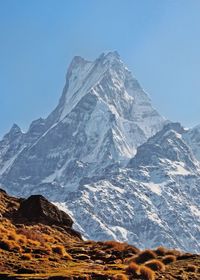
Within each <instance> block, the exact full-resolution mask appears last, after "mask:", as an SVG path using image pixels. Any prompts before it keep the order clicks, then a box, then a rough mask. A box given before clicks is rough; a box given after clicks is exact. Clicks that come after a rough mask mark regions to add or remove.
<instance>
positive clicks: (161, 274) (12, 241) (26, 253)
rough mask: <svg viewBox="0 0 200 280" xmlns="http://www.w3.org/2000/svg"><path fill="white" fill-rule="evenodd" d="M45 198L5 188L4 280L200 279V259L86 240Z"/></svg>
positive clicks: (0, 224) (0, 239) (0, 242)
mask: <svg viewBox="0 0 200 280" xmlns="http://www.w3.org/2000/svg"><path fill="white" fill-rule="evenodd" d="M72 225H73V221H72V219H71V218H70V216H69V215H68V214H67V213H64V212H62V211H60V210H59V209H58V208H57V207H56V206H55V205H53V204H51V203H50V202H49V201H48V200H46V199H45V198H44V197H43V196H41V195H32V196H31V197H29V198H27V199H21V198H15V197H11V196H9V195H8V194H7V193H6V192H5V191H3V190H0V279H21V280H22V279H24V280H25V279H29V280H30V279H37V280H39V279H61V280H62V279H63V280H64V279H66V280H70V279H71V280H73V279H80V280H84V279H85V280H88V279H102V280H103V279H110V280H117V279H118V280H120V279H121V280H123V279H124V280H126V279H147V280H154V279H200V256H199V255H194V254H188V253H182V252H179V251H177V250H167V249H166V248H163V247H159V248H157V249H154V250H144V251H140V250H139V249H137V248H136V247H134V246H130V245H128V244H127V243H120V242H116V241H104V242H94V241H84V240H82V237H81V235H80V234H79V233H78V232H76V231H75V230H74V229H73V228H72Z"/></svg>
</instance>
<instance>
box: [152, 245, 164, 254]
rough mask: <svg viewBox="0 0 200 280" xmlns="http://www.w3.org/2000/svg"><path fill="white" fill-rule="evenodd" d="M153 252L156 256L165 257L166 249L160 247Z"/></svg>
mask: <svg viewBox="0 0 200 280" xmlns="http://www.w3.org/2000/svg"><path fill="white" fill-rule="evenodd" d="M154 252H155V253H156V255H157V256H164V255H166V249H165V248H164V247H162V246H160V247H158V248H156V249H155V250H154Z"/></svg>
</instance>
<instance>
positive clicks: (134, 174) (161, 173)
mask: <svg viewBox="0 0 200 280" xmlns="http://www.w3.org/2000/svg"><path fill="white" fill-rule="evenodd" d="M185 133H186V131H185V130H184V129H183V128H182V127H181V125H180V124H178V123H175V124H173V123H171V124H168V125H166V126H165V127H164V128H163V129H162V130H161V131H160V132H158V133H157V134H156V135H155V136H153V137H152V138H150V139H149V140H148V141H147V142H146V143H144V144H143V145H141V146H140V147H139V148H138V151H137V154H136V156H135V157H134V158H133V159H131V160H130V161H129V163H128V165H127V167H125V168H119V169H118V170H115V171H113V170H111V171H110V172H109V173H107V174H104V176H101V177H99V178H97V177H96V178H92V179H90V182H88V183H86V184H83V185H81V186H80V187H79V190H78V192H74V193H70V195H69V196H68V198H67V200H66V202H65V203H61V204H60V207H62V208H63V209H67V210H68V211H71V213H72V214H73V217H74V219H75V220H76V223H77V224H78V225H79V227H78V229H79V230H81V231H82V232H83V233H84V235H85V236H86V237H87V238H93V239H97V240H99V239H102V240H103V239H118V240H121V241H127V240H128V241H129V242H130V243H133V244H137V245H138V246H139V247H141V248H144V247H150V248H152V247H156V246H159V245H160V244H162V245H165V246H167V247H172V248H180V249H183V250H186V251H188V250H189V251H196V252H199V250H200V207H199V205H200V189H199V184H200V163H199V162H198V161H197V160H196V159H195V158H194V156H193V153H192V150H191V149H190V148H189V147H188V146H187V144H186V143H185V141H184V137H185ZM77 205H78V207H77Z"/></svg>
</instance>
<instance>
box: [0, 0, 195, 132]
mask: <svg viewBox="0 0 200 280" xmlns="http://www.w3.org/2000/svg"><path fill="white" fill-rule="evenodd" d="M199 15H200V1H199V0H29V1H27V0H0V120H1V121H0V136H2V135H3V134H4V133H5V132H6V131H8V129H9V128H10V127H11V125H12V124H13V123H17V124H18V125H19V126H21V127H22V129H27V127H28V125H29V124H30V122H31V121H32V120H34V119H37V118H39V117H45V116H47V115H48V113H49V112H50V111H51V110H52V109H53V108H54V107H55V106H56V105H57V102H58V99H59V97H60V95H61V92H62V88H63V86H64V82H65V74H66V70H67V67H68V65H69V63H70V61H71V59H72V57H73V56H74V55H81V56H83V57H85V58H87V59H95V58H96V57H97V56H99V54H100V53H102V52H103V51H105V50H117V51H118V52H119V53H120V55H121V57H122V59H123V60H124V61H125V63H126V64H127V65H128V67H129V68H130V70H131V71H132V72H133V74H134V75H135V76H136V77H137V79H138V80H139V82H140V83H141V85H142V86H143V88H144V89H145V90H146V91H147V92H148V93H149V95H150V96H151V99H152V102H153V105H154V107H156V108H157V109H158V111H159V112H160V113H161V114H162V115H164V116H165V117H166V118H168V119H170V120H173V121H177V120H178V121H180V122H182V123H183V125H185V126H189V127H190V126H194V125H196V124H199V123H200V110H199V109H200V16H199Z"/></svg>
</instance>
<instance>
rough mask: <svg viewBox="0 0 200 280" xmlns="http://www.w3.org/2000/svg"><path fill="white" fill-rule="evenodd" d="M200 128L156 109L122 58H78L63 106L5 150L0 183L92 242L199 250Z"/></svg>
mask: <svg viewBox="0 0 200 280" xmlns="http://www.w3.org/2000/svg"><path fill="white" fill-rule="evenodd" d="M199 145H200V127H196V128H194V129H191V130H186V129H184V128H183V127H182V126H181V125H180V124H178V123H170V122H168V121H166V120H165V119H164V118H163V117H161V116H160V115H159V114H158V112H157V111H156V110H155V109H154V108H153V107H152V105H151V101H150V99H149V97H148V96H147V94H146V93H145V92H144V90H143V89H142V88H141V86H140V85H139V83H138V81H137V80H136V79H135V78H134V77H133V76H132V74H131V72H130V71H129V70H128V69H127V67H126V66H125V65H124V63H123V62H122V61H121V59H120V57H119V55H118V53H116V52H109V53H107V54H102V55H101V56H100V57H99V58H97V59H96V60H95V61H92V62H91V61H87V60H85V59H83V58H81V57H75V58H74V59H73V60H72V62H71V64H70V66H69V69H68V71H67V75H66V84H65V87H64V89H63V93H62V96H61V98H60V101H59V104H58V106H57V107H56V108H55V110H54V111H53V112H52V113H51V114H50V115H49V116H48V117H47V118H46V119H41V118H40V119H38V120H36V121H34V122H33V123H32V124H31V125H30V127H29V130H28V131H27V132H26V133H22V131H21V130H20V128H19V127H18V126H17V125H14V126H13V127H12V128H11V130H10V131H9V132H8V133H7V134H6V135H5V136H4V138H3V139H2V141H0V183H1V185H2V186H3V187H4V188H5V189H6V190H7V191H8V192H9V193H10V194H14V195H20V196H28V195H30V194H35V193H37V194H38V193H40V194H43V195H44V196H46V197H47V198H49V199H51V200H52V201H54V202H55V203H56V204H57V205H59V207H61V208H63V209H66V210H67V212H69V213H71V215H72V216H73V219H74V220H76V224H78V230H79V231H81V232H82V233H83V235H84V236H85V237H86V238H90V239H96V240H97V239H98V240H99V239H117V240H121V241H128V242H130V243H134V244H135V245H137V246H139V247H141V248H142V247H155V246H158V245H161V244H163V245H165V246H167V247H178V248H181V249H184V250H187V251H188V250H190V251H199V250H200V207H199V205H200V189H199V187H198V186H199V183H200V163H199V160H200V149H199Z"/></svg>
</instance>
